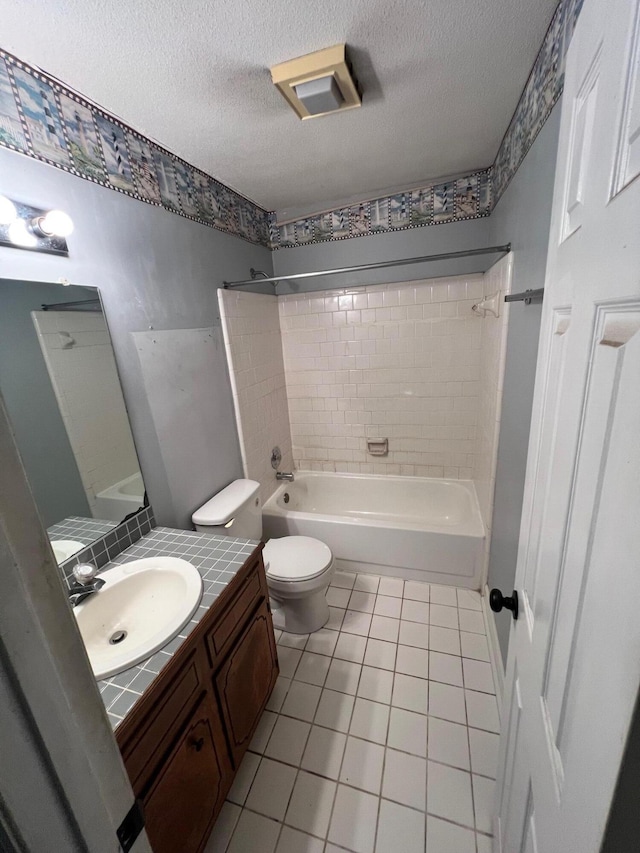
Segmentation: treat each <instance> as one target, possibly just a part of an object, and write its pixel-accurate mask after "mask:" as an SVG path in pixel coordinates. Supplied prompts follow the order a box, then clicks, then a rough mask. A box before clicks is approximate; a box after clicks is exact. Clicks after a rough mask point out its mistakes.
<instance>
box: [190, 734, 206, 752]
mask: <svg viewBox="0 0 640 853" xmlns="http://www.w3.org/2000/svg"><path fill="white" fill-rule="evenodd" d="M203 746H204V738H203V737H199V738H198V739H197V740H194V741H193V748H194V749H195V751H196V752H200V750H201V749H202V747H203Z"/></svg>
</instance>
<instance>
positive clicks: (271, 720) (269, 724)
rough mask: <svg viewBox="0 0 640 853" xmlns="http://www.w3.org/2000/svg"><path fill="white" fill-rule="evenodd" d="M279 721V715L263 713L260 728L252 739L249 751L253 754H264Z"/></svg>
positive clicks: (269, 712)
mask: <svg viewBox="0 0 640 853" xmlns="http://www.w3.org/2000/svg"><path fill="white" fill-rule="evenodd" d="M277 719H278V715H277V714H274V713H273V712H272V711H265V712H264V713H263V715H262V717H261V718H260V722H259V723H258V728H257V729H256V731H255V734H254V735H253V738H252V739H251V743H250V744H249V749H250V750H251V751H252V752H264V750H265V747H266V745H267V743H268V742H269V738H270V737H271V732H272V731H273V727H274V726H275V724H276V721H277Z"/></svg>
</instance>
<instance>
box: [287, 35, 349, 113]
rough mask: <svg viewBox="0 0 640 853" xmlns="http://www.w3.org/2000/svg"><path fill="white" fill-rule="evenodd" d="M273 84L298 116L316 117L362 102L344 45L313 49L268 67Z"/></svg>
mask: <svg viewBox="0 0 640 853" xmlns="http://www.w3.org/2000/svg"><path fill="white" fill-rule="evenodd" d="M271 79H272V80H273V83H274V85H275V86H276V87H277V88H278V89H279V90H280V92H281V93H282V95H283V96H284V97H285V99H286V100H287V101H288V103H289V105H290V106H291V107H292V108H293V109H294V111H295V112H296V113H297V115H298V116H299V118H301V119H303V120H304V119H308V118H318V117H319V116H326V115H329V114H330V113H337V112H341V111H342V110H351V109H353V108H354V107H359V106H361V105H362V99H361V97H360V91H359V88H358V84H357V82H356V80H355V79H354V77H353V74H352V71H351V65H350V63H349V61H348V59H347V46H346V44H336V45H334V46H333V47H326V48H325V49H324V50H316V51H315V53H308V54H307V55H306V56H299V57H298V58H297V59H290V60H289V61H288V62H281V63H280V64H279V65H274V66H273V68H272V69H271Z"/></svg>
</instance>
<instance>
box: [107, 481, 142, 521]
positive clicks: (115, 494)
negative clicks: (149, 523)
mask: <svg viewBox="0 0 640 853" xmlns="http://www.w3.org/2000/svg"><path fill="white" fill-rule="evenodd" d="M143 504H144V483H143V482H142V474H141V473H140V472H139V471H137V472H136V473H135V474H132V475H131V476H130V477H127V478H126V479H124V480H120V482H119V483H114V484H113V485H112V486H109V487H108V488H107V489H103V490H102V491H101V492H98V494H97V495H96V505H95V515H96V518H105V519H106V520H107V521H115V522H116V524H118V523H119V522H121V521H122V519H123V518H124V517H125V516H127V515H129V513H131V512H135V511H136V510H137V509H139V508H140V507H141V506H143Z"/></svg>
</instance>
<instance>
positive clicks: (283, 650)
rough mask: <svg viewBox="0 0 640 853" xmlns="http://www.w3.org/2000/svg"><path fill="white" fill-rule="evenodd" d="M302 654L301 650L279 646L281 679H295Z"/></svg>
mask: <svg viewBox="0 0 640 853" xmlns="http://www.w3.org/2000/svg"><path fill="white" fill-rule="evenodd" d="M301 657H302V652H301V651H300V649H291V648H289V647H288V646H278V664H279V666H280V677H281V678H293V675H294V673H295V671H296V669H297V668H298V664H299V663H300V658H301Z"/></svg>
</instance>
